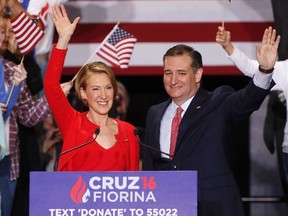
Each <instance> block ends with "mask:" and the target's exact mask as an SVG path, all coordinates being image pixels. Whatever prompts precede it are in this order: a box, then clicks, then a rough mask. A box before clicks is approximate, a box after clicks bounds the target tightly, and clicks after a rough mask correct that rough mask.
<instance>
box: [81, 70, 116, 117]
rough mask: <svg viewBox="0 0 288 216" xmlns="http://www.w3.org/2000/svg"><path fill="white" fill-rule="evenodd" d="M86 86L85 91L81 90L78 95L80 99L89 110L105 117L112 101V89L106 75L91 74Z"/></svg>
mask: <svg viewBox="0 0 288 216" xmlns="http://www.w3.org/2000/svg"><path fill="white" fill-rule="evenodd" d="M86 84H87V85H86V89H85V90H84V89H83V88H81V89H80V93H81V97H82V98H83V99H85V100H86V101H87V103H88V106H89V110H90V111H94V112H96V113H98V114H100V115H107V114H108V112H109V111H110V109H111V107H112V104H113V99H114V89H113V86H112V84H111V81H110V79H109V77H108V76H107V74H105V73H97V74H93V75H92V76H91V77H89V79H88V80H87V81H86Z"/></svg>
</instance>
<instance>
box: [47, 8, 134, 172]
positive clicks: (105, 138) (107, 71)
mask: <svg viewBox="0 0 288 216" xmlns="http://www.w3.org/2000/svg"><path fill="white" fill-rule="evenodd" d="M50 16H51V18H52V20H53V23H54V25H55V27H56V30H57V32H58V35H59V38H58V41H57V43H56V46H54V47H53V49H52V52H51V57H50V60H49V63H48V67H47V71H46V74H45V78H44V92H45V95H46V97H47V100H48V103H49V105H50V108H51V111H52V113H53V116H54V118H55V120H56V123H57V125H58V127H59V129H60V132H61V134H62V138H63V147H62V153H63V154H62V156H61V157H60V158H59V159H60V160H59V166H58V169H57V170H58V171H135V170H138V162H139V144H138V140H137V137H136V136H135V135H134V130H135V127H134V126H133V125H131V124H129V123H127V122H124V121H121V120H119V119H116V118H110V117H109V115H108V112H109V111H110V109H111V107H112V104H113V99H114V97H115V95H117V84H116V78H115V75H114V73H113V72H112V70H111V68H110V67H108V66H107V65H106V64H104V63H102V62H92V63H88V64H86V65H84V66H83V67H82V68H81V70H80V71H79V73H78V74H77V77H76V80H75V91H76V93H77V95H78V96H79V97H80V98H81V100H82V101H83V102H84V103H85V104H86V105H87V106H88V108H89V110H88V111H87V112H82V113H81V112H78V111H76V110H75V109H74V108H73V107H72V106H71V105H70V104H69V101H68V100H67V98H66V96H65V94H63V91H62V89H61V87H60V85H59V81H60V78H61V72H62V69H63V64H64V60H65V56H66V53H67V46H68V43H69V40H70V38H71V37H72V35H73V32H74V30H75V28H76V25H77V23H78V21H79V19H80V18H79V17H77V18H76V19H75V20H74V21H73V23H71V22H70V20H69V18H68V15H67V13H66V10H65V7H64V6H63V5H61V6H58V5H57V4H55V5H54V6H53V13H50ZM84 143H89V145H88V144H87V145H85V146H82V147H81V148H77V146H78V147H79V145H81V144H84ZM75 147H76V148H77V149H75V150H74V151H70V150H71V149H73V148H75ZM65 152H66V153H65Z"/></svg>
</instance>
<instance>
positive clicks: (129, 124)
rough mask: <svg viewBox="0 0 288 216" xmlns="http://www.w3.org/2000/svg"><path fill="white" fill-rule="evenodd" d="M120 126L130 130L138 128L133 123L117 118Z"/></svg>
mask: <svg viewBox="0 0 288 216" xmlns="http://www.w3.org/2000/svg"><path fill="white" fill-rule="evenodd" d="M115 120H116V122H117V124H118V127H119V128H120V130H121V129H122V130H126V131H127V130H128V131H134V130H135V129H136V127H135V126H134V125H132V124H131V123H129V122H127V121H123V120H120V119H115Z"/></svg>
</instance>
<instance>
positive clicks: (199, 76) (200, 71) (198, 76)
mask: <svg viewBox="0 0 288 216" xmlns="http://www.w3.org/2000/svg"><path fill="white" fill-rule="evenodd" d="M202 74H203V68H199V69H197V71H196V72H195V79H196V82H197V83H200V82H201V79H202Z"/></svg>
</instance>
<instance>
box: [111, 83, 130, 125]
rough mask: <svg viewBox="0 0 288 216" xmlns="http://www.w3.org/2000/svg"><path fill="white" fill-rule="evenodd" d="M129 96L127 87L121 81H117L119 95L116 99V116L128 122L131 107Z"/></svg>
mask: <svg viewBox="0 0 288 216" xmlns="http://www.w3.org/2000/svg"><path fill="white" fill-rule="evenodd" d="M129 100H130V98H129V94H128V92H127V90H126V87H125V86H124V84H123V83H121V82H120V81H117V95H116V97H115V101H114V106H115V115H116V118H118V119H120V120H123V121H127V112H128V107H129Z"/></svg>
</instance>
